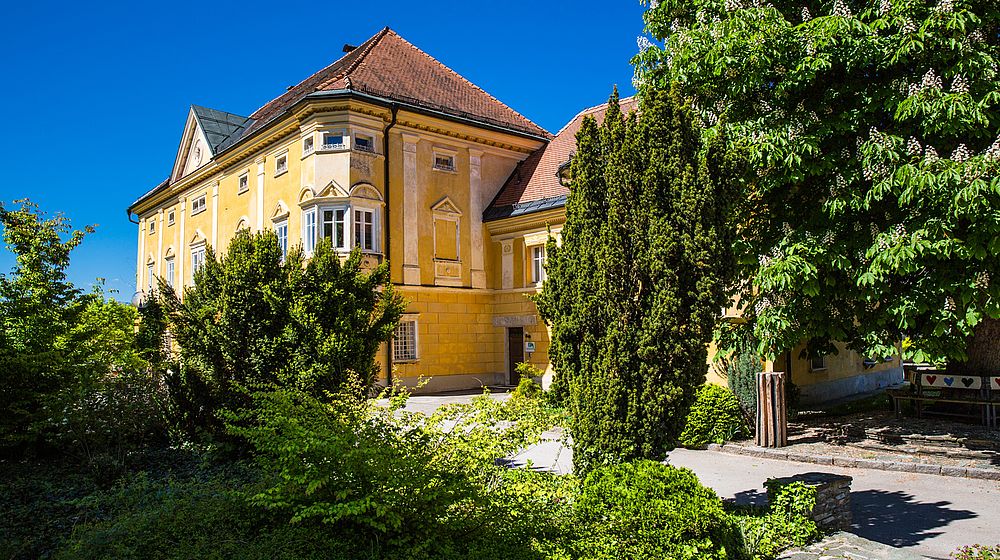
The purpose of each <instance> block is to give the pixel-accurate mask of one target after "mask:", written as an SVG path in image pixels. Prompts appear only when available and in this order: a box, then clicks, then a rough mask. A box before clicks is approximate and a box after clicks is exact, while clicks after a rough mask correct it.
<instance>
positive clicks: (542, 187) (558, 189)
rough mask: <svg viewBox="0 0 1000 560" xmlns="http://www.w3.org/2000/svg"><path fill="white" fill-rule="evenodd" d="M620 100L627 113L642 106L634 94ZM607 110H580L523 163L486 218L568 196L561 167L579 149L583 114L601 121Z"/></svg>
mask: <svg viewBox="0 0 1000 560" xmlns="http://www.w3.org/2000/svg"><path fill="white" fill-rule="evenodd" d="M620 103H621V108H622V111H623V112H625V113H628V112H629V111H632V110H635V109H637V108H638V105H639V102H638V99H637V98H635V97H627V98H625V99H622V100H621V101H620ZM607 109H608V104H607V103H605V104H603V105H598V106H597V107H591V108H590V109H584V110H583V111H580V113H578V114H577V115H576V116H575V117H573V120H571V121H569V123H567V124H566V126H564V127H563V128H562V130H560V131H559V133H558V134H556V137H555V138H553V139H552V141H551V142H549V143H548V145H546V146H544V147H542V148H540V149H538V150H537V151H536V152H535V153H533V154H531V155H530V156H528V158H527V159H525V160H524V161H523V162H521V163H520V164H519V165H518V166H517V168H515V169H514V172H513V173H512V174H511V176H510V178H509V179H507V183H506V184H504V186H503V188H501V189H500V192H499V193H497V196H496V198H494V199H493V202H492V203H491V204H490V206H489V207H488V208H487V210H486V217H487V219H498V218H500V217H504V212H503V209H505V208H506V209H508V210H509V209H510V207H515V206H519V205H526V204H528V203H530V202H536V201H539V200H547V199H554V198H558V197H565V196H566V195H567V194H568V193H569V189H567V188H566V187H564V186H562V185H561V184H560V183H559V177H558V172H559V166H561V165H562V164H564V163H566V162H567V161H569V158H570V156H571V155H573V152H574V151H576V133H577V132H579V131H580V127H581V126H582V125H583V119H584V117H588V116H591V117H594V118H595V119H597V122H598V123H601V122H603V121H604V113H605V112H606V111H607Z"/></svg>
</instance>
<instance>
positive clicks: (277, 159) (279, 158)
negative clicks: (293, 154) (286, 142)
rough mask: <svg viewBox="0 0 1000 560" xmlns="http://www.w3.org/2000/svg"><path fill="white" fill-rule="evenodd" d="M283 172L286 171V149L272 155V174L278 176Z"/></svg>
mask: <svg viewBox="0 0 1000 560" xmlns="http://www.w3.org/2000/svg"><path fill="white" fill-rule="evenodd" d="M281 162H285V164H284V165H281ZM285 173H288V150H285V151H283V152H281V153H280V154H277V155H276V156H274V176H275V177H280V176H281V175H284V174H285Z"/></svg>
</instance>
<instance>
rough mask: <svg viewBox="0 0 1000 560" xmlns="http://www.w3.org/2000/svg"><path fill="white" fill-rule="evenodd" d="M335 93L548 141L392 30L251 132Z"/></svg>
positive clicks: (284, 98)
mask: <svg viewBox="0 0 1000 560" xmlns="http://www.w3.org/2000/svg"><path fill="white" fill-rule="evenodd" d="M332 91H357V92H359V93H365V94H368V95H373V96H377V97H383V98H386V99H391V100H393V101H398V102H401V103H407V104H411V105H414V106H417V107H421V108H425V109H430V110H434V111H439V112H441V113H444V114H447V115H451V116H455V117H459V118H465V119H470V120H473V121H476V122H480V123H484V124H489V125H493V126H498V127H502V128H506V129H509V130H513V131H517V132H522V133H526V134H530V135H533V136H539V137H548V136H550V135H549V134H548V132H546V131H545V129H543V128H541V127H540V126H538V125H536V124H535V123H533V122H531V121H530V120H528V119H527V118H525V117H524V116H523V115H521V114H520V113H518V112H517V111H514V110H513V109H511V108H510V107H508V106H507V105H505V104H503V103H502V102H500V101H499V100H497V99H496V98H495V97H493V96H491V95H490V94H488V93H486V92H485V91H483V90H482V89H480V88H479V87H477V86H476V85H474V84H473V83H472V82H469V81H468V80H466V79H465V78H463V77H462V76H461V75H459V74H458V73H457V72H455V71H454V70H451V69H450V68H448V67H447V66H445V65H444V64H441V63H440V62H438V61H437V60H436V59H434V58H433V57H431V56H430V55H428V54H427V53H425V52H423V51H422V50H420V49H418V48H417V47H415V46H414V45H413V44H411V43H410V42H408V41H406V40H405V39H403V38H402V37H400V36H399V35H398V34H397V33H396V32H394V31H392V30H391V29H389V28H388V27H386V28H385V29H383V30H382V31H379V32H378V33H377V34H375V35H374V36H373V37H371V38H370V39H368V40H367V41H365V42H364V43H362V44H361V45H360V46H359V47H357V48H355V49H353V50H351V51H350V52H348V53H347V54H345V55H344V56H343V57H341V58H340V59H339V60H337V61H336V62H334V63H333V64H331V65H329V66H327V67H326V68H323V69H322V70H320V71H319V72H316V73H315V74H313V75H312V76H309V77H308V78H306V79H305V80H303V81H302V82H300V83H299V84H297V85H295V86H293V87H291V88H289V90H288V91H286V92H285V93H283V94H282V95H280V96H279V97H277V98H276V99H274V100H273V101H271V102H269V103H267V104H266V105H264V106H263V107H261V108H260V109H258V110H257V111H255V112H254V114H253V115H251V119H252V120H253V123H252V124H251V126H250V127H249V128H248V131H247V133H252V132H253V131H255V130H257V129H259V128H261V127H263V126H264V125H265V124H267V123H268V122H270V121H271V120H273V119H275V118H276V117H278V116H279V115H281V114H282V113H284V112H285V111H286V110H287V109H288V108H290V107H291V106H292V105H294V104H295V103H298V102H299V101H301V100H302V99H304V98H306V97H308V96H310V95H313V94H320V93H322V92H332Z"/></svg>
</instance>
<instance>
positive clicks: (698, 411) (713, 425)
mask: <svg viewBox="0 0 1000 560" xmlns="http://www.w3.org/2000/svg"><path fill="white" fill-rule="evenodd" d="M747 432H748V430H747V425H746V420H745V419H744V415H743V411H742V410H741V409H740V403H739V401H737V400H736V396H735V395H733V393H732V391H730V390H729V389H726V388H725V387H720V386H718V385H714V384H712V383H706V384H705V385H703V386H702V387H701V388H700V389H698V394H697V396H696V397H695V402H694V404H693V405H691V410H690V411H689V412H688V415H687V418H686V419H685V421H684V431H683V432H681V436H680V440H679V442H680V444H681V445H683V446H684V447H688V448H692V449H696V448H699V447H703V446H705V445H706V444H709V443H724V442H726V441H730V440H733V439H736V438H739V437H741V436H745V435H746V434H747Z"/></svg>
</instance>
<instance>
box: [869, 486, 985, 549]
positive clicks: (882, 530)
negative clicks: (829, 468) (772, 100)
mask: <svg viewBox="0 0 1000 560" xmlns="http://www.w3.org/2000/svg"><path fill="white" fill-rule="evenodd" d="M950 505H951V502H946V501H939V502H921V501H918V500H917V499H916V498H914V496H913V495H912V494H907V493H906V492H898V491H896V492H887V491H885V490H862V491H859V492H851V513H852V514H853V516H854V524H853V525H852V526H851V532H852V533H854V534H856V535H858V536H860V537H864V538H866V539H870V540H873V541H877V542H880V543H882V544H887V545H889V546H894V547H906V546H915V545H917V544H918V543H920V542H921V541H924V540H926V539H929V538H932V537H935V536H937V535H940V534H942V533H943V532H944V530H940V531H936V530H935V529H943V528H944V527H945V526H946V525H948V524H949V523H951V522H953V521H958V520H961V519H971V518H973V517H978V516H979V514H977V513H976V512H974V511H969V510H965V509H952V508H950V507H948V506H950Z"/></svg>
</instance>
